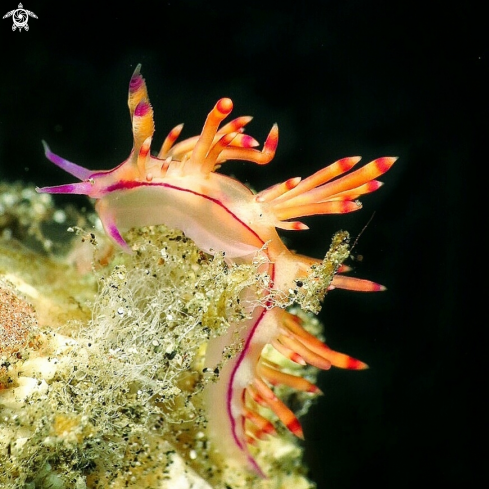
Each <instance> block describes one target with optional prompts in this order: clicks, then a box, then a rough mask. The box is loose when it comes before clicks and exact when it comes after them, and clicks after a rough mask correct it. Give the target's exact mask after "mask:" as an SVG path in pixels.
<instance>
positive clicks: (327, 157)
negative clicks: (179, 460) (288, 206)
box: [0, 0, 489, 489]
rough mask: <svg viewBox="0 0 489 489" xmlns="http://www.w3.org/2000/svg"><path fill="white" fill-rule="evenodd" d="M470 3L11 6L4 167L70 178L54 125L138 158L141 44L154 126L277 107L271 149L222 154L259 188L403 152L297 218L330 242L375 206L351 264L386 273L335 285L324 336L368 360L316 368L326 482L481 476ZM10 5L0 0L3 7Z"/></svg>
mask: <svg viewBox="0 0 489 489" xmlns="http://www.w3.org/2000/svg"><path fill="white" fill-rule="evenodd" d="M475 4H476V2H473V3H471V2H464V3H463V5H462V4H461V3H460V4H458V5H456V6H452V7H449V6H448V3H442V2H423V3H421V2H418V3H416V2H407V1H404V0H403V1H400V2H394V1H389V2H382V1H371V2H367V1H351V2H348V1H343V2H338V1H335V2H333V1H322V2H320V1H316V2H315V1H303V2H295V3H294V4H293V5H289V4H285V3H284V4H282V3H281V2H271V1H264V2H256V3H254V2H251V3H250V2H241V3H230V2H219V1H212V0H209V1H207V2H204V1H169V2H153V1H150V2H141V3H138V4H132V5H131V6H130V7H124V6H123V4H122V3H121V2H114V3H113V7H112V8H109V7H107V6H102V5H97V4H95V3H90V2H65V3H54V2H47V1H44V2H41V1H39V0H26V1H25V2H24V8H27V9H29V10H31V11H33V12H34V13H36V15H37V16H38V19H30V21H29V27H30V29H29V31H28V32H25V31H22V32H18V31H17V32H12V30H11V25H12V22H11V19H4V20H1V22H0V42H1V44H0V48H1V53H2V68H1V70H2V71H1V72H2V77H1V81H0V178H2V179H4V180H8V181H14V180H22V181H24V182H30V183H35V184H36V185H39V186H43V185H54V184H61V183H68V182H71V177H70V176H68V175H66V174H64V173H63V172H62V171H61V170H59V169H57V168H56V167H55V166H54V165H52V164H51V163H49V162H48V161H47V160H46V159H45V158H44V157H43V152H42V146H41V143H40V141H41V139H45V140H47V141H48V143H49V144H50V146H51V148H52V149H53V151H54V152H56V153H58V154H60V155H62V156H64V157H66V158H68V159H69V160H71V161H75V162H77V163H79V164H80V165H83V166H87V167H90V168H93V169H101V168H104V169H108V168H112V167H114V166H115V165H116V164H118V163H119V162H121V161H122V160H123V159H125V158H126V157H127V154H128V153H129V151H130V148H131V144H132V139H131V133H130V123H129V117H128V113H127V106H126V97H127V86H128V82H129V78H130V76H131V74H132V71H133V70H134V67H135V65H136V64H137V63H142V66H143V68H142V72H143V74H144V76H145V78H146V81H147V84H148V88H149V93H150V97H151V102H152V104H153V107H154V109H155V119H156V130H157V132H156V137H155V141H157V143H158V142H161V141H162V140H163V138H164V136H165V135H166V133H167V132H168V131H169V130H170V129H171V128H172V127H173V126H174V125H176V124H177V123H180V122H185V123H186V125H185V129H184V134H183V135H184V136H185V135H186V136H189V135H194V134H197V133H198V132H199V131H200V128H201V126H202V123H203V121H204V118H205V116H206V114H207V113H208V111H209V110H210V108H211V107H212V106H213V104H214V103H215V102H216V101H217V99H219V98H220V97H223V96H227V97H231V98H232V99H233V101H234V104H235V110H234V112H233V115H236V116H237V115H248V114H249V115H253V116H254V117H255V118H254V121H253V122H252V123H251V124H250V126H249V129H248V132H249V133H250V134H252V135H253V136H254V137H256V138H257V139H258V140H259V141H261V142H263V141H264V139H265V137H266V134H267V132H268V130H269V128H270V127H271V125H272V124H273V123H274V122H278V124H279V127H280V142H279V148H278V151H277V155H276V158H275V160H274V161H273V162H272V163H271V164H269V165H268V166H267V167H258V166H255V165H251V164H246V163H242V162H230V163H227V164H226V165H225V168H224V169H223V171H226V172H228V173H232V174H234V175H236V176H238V177H239V178H240V179H241V180H243V181H246V182H247V183H249V184H250V185H251V186H253V187H254V188H255V189H257V190H261V189H263V188H265V187H267V186H269V185H271V184H273V183H276V182H278V181H282V180H284V179H285V178H288V177H291V176H307V175H309V174H311V173H312V172H314V171H316V170H317V169H319V168H321V167H323V166H325V165H326V164H328V163H330V162H333V161H335V160H336V159H338V158H340V157H343V156H352V155H357V154H359V155H362V156H363V157H364V161H369V160H370V159H373V158H375V157H379V156H384V155H397V156H399V161H398V162H397V163H396V165H395V166H394V167H393V168H392V169H391V170H390V171H389V172H388V173H387V174H386V175H385V176H384V177H383V178H382V180H383V181H384V182H385V184H386V185H385V186H384V187H383V188H382V189H380V190H379V191H378V192H376V193H375V194H372V195H369V196H366V197H364V198H363V199H362V201H363V203H364V208H363V210H362V211H360V212H358V213H354V214H350V215H346V216H331V217H314V218H309V219H307V220H306V222H307V224H308V225H309V226H310V227H311V230H310V231H306V232H302V233H292V232H289V233H287V239H288V240H289V241H288V243H289V245H290V246H291V247H292V248H294V249H297V250H298V251H300V252H301V253H305V254H310V255H312V256H317V257H321V256H322V255H323V254H324V252H325V250H326V248H327V246H328V244H329V240H330V236H331V234H332V233H333V232H334V231H336V230H337V229H340V228H344V229H347V230H349V231H350V232H351V234H352V235H354V236H356V235H357V234H358V233H359V232H360V231H361V230H362V228H363V227H364V226H365V224H366V223H367V222H368V220H369V219H370V217H371V216H372V214H373V213H374V212H375V215H374V217H373V219H372V221H371V222H370V224H369V225H368V227H367V228H366V230H365V231H364V233H363V234H362V236H361V237H360V239H359V241H358V244H357V245H356V248H355V250H354V251H355V253H356V254H361V255H363V260H362V261H361V262H356V263H355V262H354V265H355V271H354V272H353V273H354V275H356V276H359V277H365V278H370V279H372V280H375V281H377V282H381V283H383V284H385V285H386V286H387V287H388V291H387V292H383V293H379V294H363V295H362V294H356V293H351V292H345V291H334V292H332V293H331V294H330V295H328V297H327V298H326V301H325V306H324V309H323V311H322V313H321V318H322V320H323V321H324V323H325V325H326V335H327V338H328V343H329V344H330V346H332V347H333V348H335V349H339V350H341V351H346V352H348V353H350V354H352V355H354V356H356V357H359V358H361V359H362V360H364V361H366V362H367V363H368V364H369V365H370V366H371V369H370V370H369V371H366V372H360V373H355V372H343V371H330V372H328V373H325V374H323V375H322V376H321V379H320V387H321V388H322V389H323V391H324V392H325V396H324V397H323V398H321V399H320V400H319V402H318V403H317V404H316V405H315V406H314V407H313V408H312V409H311V412H310V413H309V415H308V416H307V417H306V418H305V419H304V426H305V434H306V442H305V445H306V463H307V464H308V466H309V467H310V474H311V477H312V478H313V479H314V480H315V481H317V484H318V487H319V488H320V489H323V488H327V489H340V488H341V489H347V488H348V489H349V488H353V487H360V486H361V485H362V486H363V485H366V486H368V485H372V486H375V487H377V488H407V487H410V488H411V487H417V486H418V485H422V484H423V483H427V484H432V485H434V486H435V487H470V486H471V485H472V484H474V483H475V481H476V480H477V482H478V484H480V485H482V486H484V483H482V484H481V482H482V480H481V479H480V477H481V476H482V475H483V474H484V476H485V475H487V474H486V471H485V470H483V469H484V465H483V464H487V448H484V445H486V446H487V442H488V430H487V428H488V426H487V415H486V413H487V408H488V406H487V402H486V400H487V399H486V397H487V391H488V382H487V360H486V358H487V333H486V331H487V327H488V321H487V314H486V310H485V308H484V307H483V306H484V303H485V302H482V300H479V297H478V296H479V295H481V296H482V294H480V292H481V291H483V292H484V293H485V294H484V299H485V301H487V282H484V281H485V280H486V277H487V266H486V257H485V254H486V246H485V244H484V239H483V237H484V236H485V234H486V233H487V217H486V216H487V214H486V210H485V209H486V205H484V203H483V199H482V197H485V196H486V195H487V191H486V190H485V189H484V178H485V177H484V172H485V166H486V165H487V162H486V158H485V155H484V154H483V152H482V144H481V143H482V139H486V137H485V136H486V134H487V123H486V121H485V117H486V114H487V109H488V103H487V102H488V97H487V87H488V81H489V77H488V57H487V55H488V52H487V44H486V43H487V36H486V33H485V31H487V27H486V25H485V23H484V16H483V14H482V8H480V9H479V11H478V10H477V9H476V8H474V5H475ZM16 5H17V0H11V1H9V2H2V8H3V9H4V10H5V13H6V12H7V11H8V10H11V9H13V8H16ZM3 13H4V12H2V16H3ZM157 143H156V145H155V148H156V147H157ZM73 199H78V201H79V202H80V204H82V203H85V202H86V201H85V200H84V198H83V197H79V198H77V197H72V198H71V197H70V200H73ZM60 200H61V199H60ZM481 306H482V307H481ZM479 445H480V446H479ZM485 482H486V483H487V479H486V480H485Z"/></svg>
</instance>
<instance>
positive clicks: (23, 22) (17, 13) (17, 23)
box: [3, 3, 37, 32]
mask: <svg viewBox="0 0 489 489" xmlns="http://www.w3.org/2000/svg"><path fill="white" fill-rule="evenodd" d="M7 17H12V20H13V22H14V23H13V25H12V30H13V31H15V30H16V29H19V32H20V31H21V30H22V29H25V30H26V31H28V30H29V26H28V24H27V22H28V21H29V17H34V19H37V15H36V14H35V13H34V12H31V11H30V10H26V9H25V8H24V7H23V6H22V4H21V3H19V5H18V7H17V8H16V9H15V10H11V11H10V12H7V13H6V14H5V15H4V16H3V18H4V19H6V18H7Z"/></svg>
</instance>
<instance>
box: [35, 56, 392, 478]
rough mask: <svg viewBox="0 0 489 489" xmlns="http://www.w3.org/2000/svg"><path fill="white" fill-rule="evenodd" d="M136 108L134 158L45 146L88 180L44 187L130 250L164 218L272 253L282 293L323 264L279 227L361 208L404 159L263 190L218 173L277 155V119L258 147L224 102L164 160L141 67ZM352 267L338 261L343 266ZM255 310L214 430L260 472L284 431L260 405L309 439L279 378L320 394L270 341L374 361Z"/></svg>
mask: <svg viewBox="0 0 489 489" xmlns="http://www.w3.org/2000/svg"><path fill="white" fill-rule="evenodd" d="M128 105H129V112H130V116H131V120H132V132H133V138H134V142H133V149H132V151H131V153H130V155H129V157H128V158H127V160H125V161H124V162H122V163H121V164H120V165H118V166H116V167H115V168H114V169H112V170H107V171H92V170H88V169H86V168H84V167H81V166H79V165H76V164H74V163H71V162H69V161H67V160H65V159H63V158H61V157H59V156H57V155H55V154H54V153H52V152H51V150H50V149H49V148H48V146H47V145H46V144H45V143H44V147H45V153H46V156H47V158H48V159H49V160H51V161H52V162H53V163H54V164H56V165H57V166H59V167H60V168H62V169H64V170H65V171H67V172H68V173H70V174H71V175H73V176H75V177H76V178H78V179H79V180H80V182H77V183H73V184H67V185H60V186H56V187H44V188H41V189H38V191H39V192H48V193H53V194H54V193H65V194H83V195H87V196H89V197H91V198H94V199H95V200H96V204H95V208H96V211H97V213H98V215H99V217H100V219H101V222H102V224H103V227H104V229H105V231H106V233H107V235H108V236H109V237H110V238H111V239H112V241H113V242H114V243H116V244H117V245H118V246H119V247H121V248H122V249H123V250H124V251H126V252H129V253H131V252H132V250H131V248H130V246H129V245H128V244H127V243H126V241H125V240H124V238H123V237H122V232H123V231H124V230H128V229H130V228H132V227H140V226H147V225H157V224H164V225H166V226H168V227H171V228H177V229H180V230H181V231H183V232H184V233H185V234H186V235H187V236H188V237H189V238H191V239H192V240H193V241H194V242H195V243H196V245H197V246H198V247H200V248H201V249H202V250H203V251H205V252H206V253H210V254H215V253H217V252H224V253H225V257H226V259H227V260H228V263H232V262H233V261H235V262H240V263H243V262H245V263H246V262H251V261H252V260H253V258H254V257H255V256H256V254H257V253H258V252H259V253H261V254H265V257H266V263H267V264H266V265H265V266H266V267H267V270H266V272H267V273H268V274H269V276H270V279H271V283H272V284H273V289H274V290H279V291H285V292H287V291H289V290H290V289H293V288H294V287H295V286H296V283H297V281H298V280H299V279H301V278H302V277H305V276H306V275H307V273H308V270H309V269H310V267H311V265H313V264H315V263H318V262H319V260H314V259H312V258H308V257H305V256H301V255H296V254H295V253H293V252H291V251H290V250H289V249H288V248H287V247H286V246H285V244H284V243H283V242H282V240H281V239H280V237H279V235H278V234H277V231H276V228H280V229H286V230H305V229H307V226H306V225H305V224H303V223H302V222H300V221H298V220H296V219H297V218H300V217H303V216H309V215H313V214H337V213H347V212H352V211H356V210H358V209H360V208H361V204H360V203H359V202H358V201H357V200H356V199H357V198H358V197H359V196H361V195H363V194H366V193H369V192H373V191H374V190H377V189H378V188H379V187H380V185H381V183H380V182H379V181H377V180H376V178H377V177H378V176H380V175H382V174H383V173H385V172H386V171H387V170H389V168H390V167H391V166H392V164H393V163H394V162H395V158H392V157H383V158H379V159H377V160H374V161H372V162H370V163H368V164H367V165H365V166H363V167H361V168H360V169H357V170H355V171H352V172H349V171H350V170H351V169H352V168H353V166H354V165H356V164H357V163H358V162H359V161H360V158H359V157H349V158H343V159H341V160H338V161H336V162H335V163H333V164H331V165H329V166H327V167H325V168H323V169H321V170H319V171H318V172H316V173H315V174H314V175H311V176H310V177H307V178H305V179H303V180H302V179H301V178H300V177H295V178H290V179H288V180H286V181H285V182H282V183H279V184H277V185H274V186H272V187H270V188H268V189H266V190H263V191H261V192H259V193H257V194H254V193H253V192H252V191H251V190H250V189H249V188H248V187H246V186H245V185H243V184H242V183H240V182H239V181H237V180H235V179H233V178H230V177H228V176H225V175H222V174H220V173H216V170H217V169H218V168H219V166H220V165H221V164H222V163H224V162H225V161H227V160H246V161H250V162H253V163H257V164H259V165H265V164H267V163H269V162H270V161H271V160H272V158H273V157H274V154H275V149H276V147H277V143H278V127H277V125H274V126H273V127H272V129H271V131H270V133H269V135H268V137H267V139H266V141H265V144H264V145H263V149H262V150H261V151H260V150H257V149H255V148H256V146H258V143H257V142H256V141H255V139H253V138H252V137H251V136H248V135H246V134H244V127H245V126H246V125H247V124H248V123H249V122H250V120H251V117H238V118H236V119H234V120H232V121H230V122H228V123H226V124H224V125H221V123H222V121H223V120H224V119H225V118H226V117H227V116H228V115H229V114H230V113H231V110H232V108H233V103H232V101H231V100H230V99H228V98H223V99H221V100H219V101H218V102H217V104H216V105H215V106H214V108H213V109H212V110H211V112H210V113H209V115H208V116H207V119H206V121H205V124H204V127H203V129H202V132H201V134H200V136H195V137H191V138H188V139H185V140H183V141H181V142H179V143H176V140H177V138H178V136H179V135H180V132H181V130H182V127H183V125H178V126H176V127H175V128H174V129H172V130H171V131H170V133H169V134H168V136H167V137H166V139H165V141H164V142H163V145H162V147H161V149H160V151H159V153H158V154H157V156H153V155H152V154H151V152H150V149H151V142H152V138H153V133H154V122H153V109H152V107H151V105H150V103H149V98H148V93H147V89H146V83H145V81H144V79H143V77H142V75H141V73H140V65H138V66H137V68H136V70H135V71H134V74H133V75H132V77H131V81H130V85H129V97H128ZM345 270H346V268H345V267H343V268H341V267H340V266H339V268H338V270H337V272H342V271H345ZM336 287H337V288H344V289H350V290H357V291H364V292H370V291H378V290H383V287H382V286H380V285H378V284H375V283H373V282H370V281H368V280H361V279H356V278H352V277H346V276H344V275H338V274H337V275H335V276H334V278H333V280H332V282H331V284H330V287H329V288H336ZM250 315H251V319H250V320H249V321H248V323H247V325H246V328H243V326H242V324H240V325H239V331H240V333H239V334H240V336H241V339H242V344H243V349H242V350H241V351H240V352H239V353H238V354H237V355H236V356H235V358H233V359H231V360H230V361H228V362H226V363H225V365H224V367H223V369H222V370H221V372H220V376H219V380H218V382H217V383H215V384H214V385H211V386H209V388H208V393H207V399H208V401H209V406H208V407H209V409H208V417H209V423H208V432H209V437H210V439H211V440H212V443H213V445H214V447H215V449H216V451H218V452H220V453H221V455H222V456H223V457H225V458H227V459H228V460H229V463H239V464H244V465H246V466H247V467H249V468H250V469H252V470H254V471H255V472H256V473H258V474H260V475H262V476H263V475H264V474H263V472H262V470H261V468H260V467H259V466H258V464H257V463H256V461H255V459H254V457H253V456H252V454H251V452H250V450H249V447H250V445H256V444H257V443H258V442H259V440H261V439H263V438H265V437H266V436H267V435H270V434H274V433H275V429H274V426H273V425H272V423H271V422H270V421H269V420H268V419H267V418H265V417H263V416H262V415H261V414H259V411H260V408H259V407H260V406H261V407H263V406H264V407H266V408H269V409H270V410H271V411H273V412H274V413H275V415H276V416H277V417H278V418H279V419H280V420H281V421H282V422H283V423H284V424H285V426H286V427H287V428H288V429H289V430H290V431H291V432H292V433H294V434H295V435H297V436H298V437H301V438H302V437H303V433H302V429H301V426H300V423H299V421H298V420H297V418H296V416H295V415H294V413H293V412H292V411H291V410H290V409H289V408H288V407H287V406H286V405H285V404H284V403H283V402H282V401H280V400H279V399H278V398H277V397H276V395H275V394H274V391H273V386H274V385H278V384H285V385H287V386H289V387H292V388H295V389H298V390H301V391H306V392H311V393H318V392H319V390H318V388H317V387H316V386H315V385H314V384H312V383H310V382H309V381H307V380H305V379H303V378H302V377H296V376H292V375H290V374H287V373H285V372H283V371H281V369H280V367H278V366H277V365H275V364H271V363H270V362H267V361H266V360H264V359H263V358H262V357H261V354H262V350H263V348H264V347H265V346H266V345H267V344H271V345H273V347H274V348H276V349H277V350H278V351H279V352H280V353H282V354H283V355H285V356H286V357H287V358H289V359H290V360H292V361H294V362H297V363H300V364H303V365H305V364H311V365H314V366H316V367H318V368H321V369H328V368H330V366H331V365H333V366H337V367H341V368H349V369H363V368H366V365H365V364H364V363H363V362H360V361H359V360H355V359H353V358H351V357H349V356H348V355H345V354H342V353H338V352H335V351H333V350H331V349H330V348H329V347H328V346H327V345H325V344H324V343H322V342H321V341H320V340H319V339H317V338H316V337H315V336H313V335H311V334H310V333H308V332H307V331H306V330H305V329H304V328H302V326H301V320H300V319H299V318H298V317H297V316H295V315H293V314H292V313H290V312H287V311H286V310H284V309H282V308H280V307H274V306H273V303H272V299H271V298H267V297H263V298H262V301H260V305H258V304H257V305H256V306H254V308H253V309H252V310H251V311H250ZM234 333H235V332H234V331H233V328H230V330H229V331H228V332H227V333H226V334H225V335H223V336H221V337H219V338H216V339H211V340H210V341H209V344H208V347H207V353H206V363H207V364H208V365H216V364H217V363H218V362H219V360H220V359H221V358H222V354H223V350H224V348H225V347H226V345H228V344H229V342H231V341H232V340H231V338H232V337H233V334H234ZM211 403H212V405H210V404H211ZM260 412H261V411H260Z"/></svg>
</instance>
